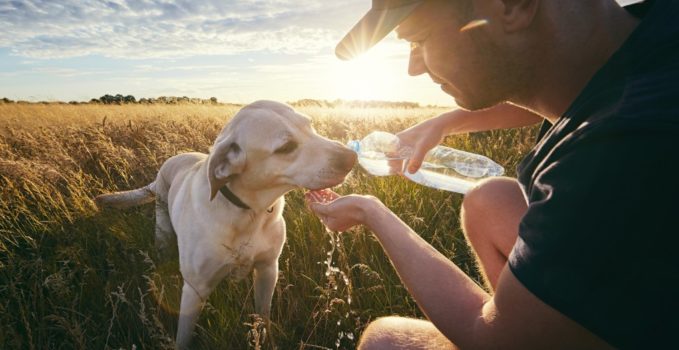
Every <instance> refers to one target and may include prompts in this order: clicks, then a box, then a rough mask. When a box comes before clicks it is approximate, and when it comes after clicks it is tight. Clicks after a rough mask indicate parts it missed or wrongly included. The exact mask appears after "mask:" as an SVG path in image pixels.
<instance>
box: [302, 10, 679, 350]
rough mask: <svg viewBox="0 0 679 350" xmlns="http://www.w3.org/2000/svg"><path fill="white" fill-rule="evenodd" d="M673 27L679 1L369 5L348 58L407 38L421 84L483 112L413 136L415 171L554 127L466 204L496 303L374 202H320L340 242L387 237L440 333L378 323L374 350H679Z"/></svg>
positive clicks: (371, 331)
mask: <svg viewBox="0 0 679 350" xmlns="http://www.w3.org/2000/svg"><path fill="white" fill-rule="evenodd" d="M677 19H679V1H676V0H655V1H646V2H644V3H642V4H638V5H635V6H633V7H630V8H629V9H628V10H626V9H623V8H621V7H620V5H619V4H617V3H616V2H615V1H613V0H568V1H563V0H455V1H453V0H449V1H443V0H425V1H413V0H382V1H378V0H374V1H373V8H372V9H371V10H370V12H369V13H368V14H367V15H366V16H365V17H364V18H363V19H362V20H361V22H359V24H357V25H356V26H355V27H354V29H352V31H351V32H350V33H349V34H348V35H347V36H346V37H345V38H344V39H343V40H342V42H341V43H340V44H339V45H338V47H337V51H336V52H337V55H338V56H339V57H340V58H344V59H348V58H350V57H352V56H353V55H356V54H358V53H360V52H361V51H364V50H366V49H367V48H369V47H370V46H372V45H374V44H375V43H376V42H377V41H379V40H380V39H381V38H383V37H384V36H385V35H386V34H387V33H389V32H390V31H391V30H393V29H394V28H396V27H397V28H396V32H397V34H398V36H399V37H400V38H402V39H405V40H407V41H409V42H411V43H412V44H411V53H410V63H409V68H408V70H409V73H410V74H412V75H417V74H425V73H426V74H428V75H429V76H431V78H432V80H433V81H434V82H435V83H437V84H440V85H441V88H442V89H443V90H444V91H445V92H446V93H448V94H450V95H451V96H453V97H454V98H455V100H456V102H457V104H458V105H459V106H461V107H462V108H464V109H467V110H470V111H474V112H466V111H455V112H451V113H447V114H444V115H441V116H439V117H436V118H434V119H432V120H428V121H425V122H423V123H422V124H419V125H416V126H414V127H413V128H411V129H408V130H406V131H404V132H402V133H400V134H399V137H400V138H401V139H402V141H403V142H405V143H407V144H410V145H411V146H413V147H414V148H415V149H416V154H415V156H413V158H412V159H410V160H409V163H408V166H407V169H408V171H411V172H412V171H415V170H417V169H418V167H419V166H420V164H421V162H422V157H423V155H424V154H425V153H426V151H427V150H429V149H431V148H432V147H433V146H434V145H436V144H437V143H439V142H440V141H441V140H442V139H443V137H444V136H446V135H448V134H455V133H461V132H470V131H476V130H487V129H491V128H506V127H515V126H521V125H528V124H531V123H536V122H538V121H539V120H545V121H546V122H548V123H549V124H548V126H549V125H551V127H550V128H549V130H546V128H545V133H543V135H541V138H540V140H539V141H538V143H537V145H536V146H535V148H534V149H533V150H532V151H531V152H530V153H529V154H528V155H527V156H526V158H525V159H524V160H523V161H522V163H521V164H520V165H519V168H518V174H519V176H518V180H515V179H510V178H496V179H492V180H488V181H486V182H484V183H482V184H480V185H479V186H477V187H476V188H474V189H473V190H471V191H470V192H469V193H468V194H467V195H466V196H465V198H464V201H463V204H462V209H463V210H462V227H463V229H464V232H465V234H466V236H467V238H468V239H469V241H470V243H471V245H472V248H473V249H474V250H475V252H476V254H477V257H478V259H479V263H480V265H481V267H482V268H483V270H484V273H485V278H486V279H487V281H488V283H489V285H490V286H491V287H492V290H493V293H490V294H489V293H487V292H486V291H484V289H482V288H481V287H479V286H478V285H476V284H475V283H474V282H473V281H472V280H471V279H470V278H469V277H467V276H466V275H465V274H464V273H463V272H462V271H461V270H460V269H459V268H458V267H457V266H455V265H454V264H453V263H451V262H450V261H449V260H447V259H446V258H445V257H444V256H442V255H441V254H440V253H438V252H437V251H435V249H433V248H432V247H431V246H430V245H429V244H428V243H427V242H425V241H423V240H422V239H421V238H420V237H419V236H418V235H417V234H416V233H415V232H413V231H412V230H411V229H410V228H409V227H408V226H407V225H406V224H405V223H403V222H402V221H401V220H399V219H398V217H396V215H395V214H393V213H392V212H391V211H390V210H389V209H387V208H386V206H385V205H383V204H382V203H380V202H379V201H378V200H377V199H375V198H374V197H371V196H360V195H349V196H344V197H340V196H337V195H336V194H333V196H334V197H333V200H332V201H330V202H327V203H310V208H311V209H312V210H313V211H314V212H315V213H316V214H317V215H318V216H319V217H320V218H321V220H322V221H323V222H324V223H325V224H326V225H327V226H328V227H329V228H330V229H333V230H346V229H348V228H350V227H352V226H354V225H358V224H364V225H366V226H367V227H368V228H369V229H370V230H371V231H373V232H374V234H375V235H376V237H377V239H378V240H379V241H380V243H381V244H382V246H383V248H384V249H385V251H386V253H387V254H388V256H389V258H390V259H391V261H392V263H393V265H394V267H395V269H396V270H397V272H398V274H399V276H400V278H401V280H402V282H403V284H404V285H405V286H406V287H407V289H408V291H409V292H410V293H411V294H412V295H413V297H414V298H415V300H416V301H417V303H418V305H419V307H420V308H421V309H422V311H423V312H424V314H425V315H426V316H427V318H428V321H424V320H414V319H407V318H399V317H387V318H382V319H378V320H376V321H375V322H373V323H372V324H370V325H369V326H368V327H367V329H366V330H365V331H364V333H363V336H362V340H361V342H360V347H362V348H364V349H375V348H418V349H426V348H431V349H444V348H450V349H453V348H464V349H513V348H517V349H590V348H592V349H604V348H610V347H616V348H629V349H641V348H644V349H660V348H679V340H677V338H675V336H674V335H675V334H677V333H678V332H679V321H678V320H679V317H678V316H677V315H679V302H678V301H677V297H678V296H679V289H678V287H677V286H679V263H678V262H677V259H676V258H674V254H675V253H674V251H675V247H676V246H677V243H679V240H678V239H677V236H678V234H677V233H679V229H677V225H676V222H675V220H674V219H673V218H674V216H676V215H677V213H679V204H677V203H679V185H677V181H676V180H674V174H673V173H672V172H669V169H676V168H674V165H676V164H678V163H679V147H678V146H679V122H678V118H679V106H677V102H678V101H679V26H678V25H677V22H678V21H677ZM493 106H497V107H495V108H492V109H489V108H491V107H493Z"/></svg>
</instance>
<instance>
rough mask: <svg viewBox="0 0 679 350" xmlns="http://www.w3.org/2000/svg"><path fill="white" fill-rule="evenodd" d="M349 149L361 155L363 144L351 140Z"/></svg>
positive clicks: (348, 143) (348, 145)
mask: <svg viewBox="0 0 679 350" xmlns="http://www.w3.org/2000/svg"><path fill="white" fill-rule="evenodd" d="M347 147H349V148H350V149H351V150H352V151H354V152H356V153H359V152H360V151H361V143H360V142H358V141H357V140H351V141H349V142H347Z"/></svg>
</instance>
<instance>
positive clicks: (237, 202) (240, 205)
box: [219, 185, 250, 210]
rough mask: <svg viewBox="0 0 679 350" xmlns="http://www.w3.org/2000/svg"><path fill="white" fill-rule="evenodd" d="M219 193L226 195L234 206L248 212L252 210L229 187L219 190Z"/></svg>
mask: <svg viewBox="0 0 679 350" xmlns="http://www.w3.org/2000/svg"><path fill="white" fill-rule="evenodd" d="M219 192H221V193H222V194H223V195H224V197H226V199H228V200H229V202H231V203H233V205H235V206H237V207H238V208H241V209H246V210H247V209H250V207H248V205H247V204H245V203H243V201H242V200H240V198H238V196H236V195H235V194H233V192H231V190H230V189H229V187H227V186H226V185H224V186H222V188H220V189H219Z"/></svg>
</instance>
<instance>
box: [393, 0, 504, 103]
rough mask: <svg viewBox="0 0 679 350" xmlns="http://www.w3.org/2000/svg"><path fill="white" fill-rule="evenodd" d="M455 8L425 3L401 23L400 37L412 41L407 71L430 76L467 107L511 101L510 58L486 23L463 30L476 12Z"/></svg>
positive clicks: (431, 2) (398, 29)
mask: <svg viewBox="0 0 679 350" xmlns="http://www.w3.org/2000/svg"><path fill="white" fill-rule="evenodd" d="M456 10H458V9H457V7H456V6H455V5H451V2H449V1H427V2H425V3H424V4H423V5H421V6H420V7H418V8H417V9H416V10H415V11H414V12H413V14H412V15H410V16H409V17H408V18H407V19H406V20H405V21H403V22H402V23H401V25H399V27H398V28H397V29H396V32H397V34H398V36H399V38H401V39H405V40H407V41H409V42H410V43H411V52H410V62H409V66H408V73H409V74H410V75H420V74H424V73H427V74H429V76H430V77H431V78H432V80H433V81H434V82H435V83H437V84H439V85H440V86H441V89H442V90H443V91H445V92H446V93H447V94H449V95H451V96H453V97H454V98H455V101H456V102H457V104H458V105H459V106H460V107H462V108H465V109H469V110H478V109H483V108H488V107H492V106H494V105H496V104H498V103H501V102H504V101H506V100H508V99H509V98H510V97H511V93H512V89H513V88H514V87H513V85H514V84H513V83H512V80H513V79H514V74H512V72H513V71H515V69H514V68H515V67H514V65H513V64H512V63H511V61H510V59H509V57H511V55H508V54H507V52H506V50H505V49H503V48H501V47H499V46H498V45H496V44H495V43H494V40H493V39H492V38H491V36H490V35H489V34H488V33H487V31H486V29H485V28H484V27H485V26H484V25H481V26H477V27H475V28H471V29H468V30H462V31H461V29H462V28H463V27H465V25H467V24H469V23H470V21H473V20H475V19H477V18H478V17H476V18H475V17H474V15H473V13H474V11H471V13H470V14H464V13H458V11H456ZM470 17H471V18H470ZM477 23H484V22H477Z"/></svg>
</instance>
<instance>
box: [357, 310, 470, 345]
mask: <svg viewBox="0 0 679 350" xmlns="http://www.w3.org/2000/svg"><path fill="white" fill-rule="evenodd" d="M358 349H359V350H376V349H412V350H417V349H422V350H424V349H437V350H439V349H440V350H447V349H457V348H456V347H455V346H454V345H453V343H451V342H450V340H448V338H446V337H445V336H444V335H443V334H442V333H441V332H439V330H438V329H436V327H434V325H433V324H432V323H431V322H429V321H424V320H417V319H413V318H405V317H382V318H378V319H377V320H375V321H373V322H371V323H370V324H369V325H368V327H367V328H366V329H365V331H363V335H362V336H361V341H360V342H359V344H358Z"/></svg>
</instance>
